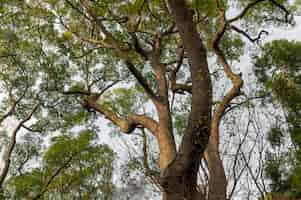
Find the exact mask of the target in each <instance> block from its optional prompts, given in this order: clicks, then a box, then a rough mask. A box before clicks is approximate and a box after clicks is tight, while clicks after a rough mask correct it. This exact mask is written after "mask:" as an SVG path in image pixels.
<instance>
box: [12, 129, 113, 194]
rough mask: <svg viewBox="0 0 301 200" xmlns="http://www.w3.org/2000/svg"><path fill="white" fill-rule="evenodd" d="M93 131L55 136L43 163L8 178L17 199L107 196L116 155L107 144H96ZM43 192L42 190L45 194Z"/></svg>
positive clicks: (110, 186)
mask: <svg viewBox="0 0 301 200" xmlns="http://www.w3.org/2000/svg"><path fill="white" fill-rule="evenodd" d="M95 139H96V135H95V133H93V132H91V131H89V130H87V131H81V132H80V133H79V134H78V136H76V137H70V136H67V135H63V136H58V137H55V138H53V139H52V144H51V146H50V147H49V148H48V150H47V151H46V153H45V154H44V156H43V161H42V166H41V167H39V168H35V169H33V170H31V171H28V172H26V173H24V174H21V175H19V176H15V177H12V178H11V179H10V180H9V183H8V184H9V188H10V190H13V191H14V192H13V193H12V194H14V195H15V198H17V199H26V198H33V197H35V196H37V195H38V194H43V195H42V197H43V199H50V198H54V197H56V198H59V199H82V198H83V197H85V199H86V198H87V199H91V198H100V199H102V198H103V199H110V198H111V196H112V193H113V190H114V186H113V184H112V171H113V161H114V156H115V154H114V153H113V151H112V150H111V149H110V148H109V147H108V146H106V145H99V144H95V143H94V141H95ZM44 192H45V193H44Z"/></svg>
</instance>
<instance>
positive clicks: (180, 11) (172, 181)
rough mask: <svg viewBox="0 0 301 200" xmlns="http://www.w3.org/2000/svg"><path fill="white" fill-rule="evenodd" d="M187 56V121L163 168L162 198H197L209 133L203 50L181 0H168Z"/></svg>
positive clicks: (209, 90)
mask: <svg viewBox="0 0 301 200" xmlns="http://www.w3.org/2000/svg"><path fill="white" fill-rule="evenodd" d="M168 2H169V6H170V9H171V14H172V16H173V18H174V21H175V23H176V26H177V29H178V31H179V34H180V37H181V39H182V42H183V44H184V49H185V51H186V53H187V56H188V61H189V65H190V68H189V70H190V74H191V80H192V88H191V94H192V103H191V111H190V115H189V121H188V125H187V128H186V130H185V133H184V136H183V139H182V142H181V145H180V147H179V150H178V153H177V156H176V158H175V159H174V160H173V161H172V162H171V163H170V164H169V165H168V166H167V167H166V169H165V170H163V172H162V175H161V185H162V187H163V188H164V190H165V194H164V197H163V199H164V200H184V199H186V200H197V199H201V195H200V193H199V192H198V191H197V172H198V170H199V165H200V158H201V156H202V155H203V153H204V150H205V148H206V145H207V143H208V140H209V134H210V121H211V101H212V85H211V80H210V75H209V69H208V63H207V52H206V49H205V47H204V45H203V43H202V40H201V37H200V34H199V33H198V32H197V30H196V27H195V24H194V23H193V20H192V12H191V11H190V10H189V9H188V8H187V6H186V3H185V1H184V0H169V1H168Z"/></svg>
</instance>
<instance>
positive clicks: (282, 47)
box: [255, 40, 301, 198]
mask: <svg viewBox="0 0 301 200" xmlns="http://www.w3.org/2000/svg"><path fill="white" fill-rule="evenodd" d="M300 50H301V44H300V42H295V41H287V40H275V41H273V42H271V43H267V44H266V45H265V46H264V48H263V52H262V54H261V55H260V56H258V58H257V59H256V62H255V66H256V68H255V70H256V71H255V72H256V74H257V76H258V80H259V81H260V82H261V83H262V84H263V90H264V91H261V92H266V93H269V94H270V95H269V96H268V99H266V100H265V101H266V102H267V101H274V102H277V103H276V104H280V105H281V106H282V107H283V109H284V110H285V115H284V116H281V115H278V116H276V117H278V121H276V124H275V125H274V127H272V129H271V130H270V132H269V135H268V140H269V141H270V144H271V146H272V147H273V150H272V151H270V152H268V156H267V161H266V162H267V168H266V174H267V177H269V178H270V179H271V189H272V192H273V193H282V194H283V193H284V194H285V195H286V196H288V197H293V198H300V197H301V191H300V188H301V187H300V183H301V179H300V144H301V143H300V141H301V140H300V133H301V127H300V125H301V122H300V115H301V113H300V110H301V109H300V108H301V107H300V106H301V105H300V102H301V79H300V78H301V77H300V69H301V67H300V63H301V58H300V55H299V53H298V52H300ZM282 120H283V121H282ZM287 138H290V140H291V142H292V145H291V146H290V148H289V149H284V148H283V147H284V146H285V143H286V142H287V140H288V139H287Z"/></svg>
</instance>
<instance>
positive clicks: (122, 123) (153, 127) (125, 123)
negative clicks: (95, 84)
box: [82, 97, 158, 136]
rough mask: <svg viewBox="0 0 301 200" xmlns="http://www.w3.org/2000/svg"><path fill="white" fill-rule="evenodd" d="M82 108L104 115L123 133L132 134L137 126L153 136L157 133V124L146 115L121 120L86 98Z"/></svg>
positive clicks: (93, 100)
mask: <svg viewBox="0 0 301 200" xmlns="http://www.w3.org/2000/svg"><path fill="white" fill-rule="evenodd" d="M82 104H83V106H84V107H87V108H90V109H93V110H95V111H97V112H99V113H101V114H102V115H104V116H105V117H106V118H107V119H109V120H110V121H111V122H112V123H113V124H115V125H116V126H118V127H119V128H120V130H121V131H122V132H124V133H132V132H133V131H134V130H135V129H136V128H138V127H139V126H140V127H141V126H142V127H144V128H146V129H148V130H149V131H150V132H151V133H152V134H154V135H155V136H156V135H157V133H158V123H157V122H156V121H155V120H153V119H152V118H150V117H148V116H146V115H137V114H135V115H130V116H128V117H127V118H122V117H120V116H119V115H118V114H116V113H115V112H113V111H111V110H109V109H106V108H104V107H103V106H101V105H100V104H98V103H97V102H96V100H95V99H93V98H91V97H90V98H89V97H88V98H86V99H85V100H84V101H83V102H82Z"/></svg>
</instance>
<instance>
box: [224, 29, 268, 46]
mask: <svg viewBox="0 0 301 200" xmlns="http://www.w3.org/2000/svg"><path fill="white" fill-rule="evenodd" d="M230 27H231V28H232V29H233V30H234V31H236V32H237V33H239V34H242V35H243V36H245V37H246V38H247V39H248V40H250V41H251V42H252V43H254V42H258V41H260V39H261V37H262V35H263V34H266V35H268V34H269V33H268V32H267V31H265V30H261V31H260V32H259V34H258V35H257V37H255V38H252V37H251V36H250V35H249V34H248V33H247V32H245V31H243V30H241V29H239V28H238V27H237V26H234V25H231V26H230Z"/></svg>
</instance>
